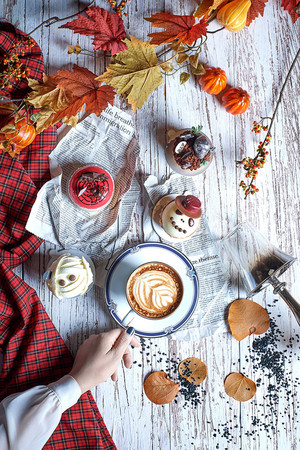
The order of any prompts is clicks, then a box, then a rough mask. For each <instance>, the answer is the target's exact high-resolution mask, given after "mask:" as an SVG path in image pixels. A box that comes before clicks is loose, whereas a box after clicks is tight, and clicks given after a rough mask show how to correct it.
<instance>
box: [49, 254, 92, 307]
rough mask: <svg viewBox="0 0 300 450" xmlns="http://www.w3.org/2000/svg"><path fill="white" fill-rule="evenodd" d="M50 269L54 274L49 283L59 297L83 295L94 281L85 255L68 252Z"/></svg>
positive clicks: (51, 289) (52, 290)
mask: <svg viewBox="0 0 300 450" xmlns="http://www.w3.org/2000/svg"><path fill="white" fill-rule="evenodd" d="M49 270H50V271H52V274H51V277H50V279H49V280H48V281H47V285H48V287H49V289H50V291H51V292H53V294H54V295H55V296H56V297H57V298H59V299H62V298H71V297H77V296H79V295H82V294H84V293H85V292H86V291H87V289H88V287H89V286H90V284H91V283H92V282H93V273H92V270H91V268H90V265H89V263H88V262H87V260H86V259H85V258H84V257H82V258H80V257H79V256H73V255H70V254H69V253H67V254H65V255H63V256H61V257H60V258H58V259H57V260H55V261H54V262H53V263H52V264H51V266H50V267H49Z"/></svg>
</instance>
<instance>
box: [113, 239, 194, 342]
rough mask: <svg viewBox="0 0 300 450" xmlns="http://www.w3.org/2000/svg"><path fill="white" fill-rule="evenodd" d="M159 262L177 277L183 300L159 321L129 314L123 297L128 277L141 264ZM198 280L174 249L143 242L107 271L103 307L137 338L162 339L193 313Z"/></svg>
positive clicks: (127, 305)
mask: <svg viewBox="0 0 300 450" xmlns="http://www.w3.org/2000/svg"><path fill="white" fill-rule="evenodd" d="M148 262H162V263H165V264H168V265H169V266H171V267H172V268H173V269H175V270H176V272H177V273H178V274H179V276H180V277H181V280H182V284H183V298H182V300H181V303H180V305H179V306H178V308H177V309H176V310H175V311H174V312H173V313H172V314H170V315H169V316H167V317H163V318H161V319H148V318H146V317H142V316H140V315H139V314H138V313H136V312H135V311H133V310H132V309H131V307H130V305H129V303H128V301H127V298H126V285H127V280H128V278H129V276H130V274H131V273H132V272H133V271H134V270H135V269H137V268H138V267H139V266H141V265H142V264H145V263H148ZM198 290H199V289H198V277H197V274H196V272H195V269H194V267H193V265H192V263H191V262H190V261H189V260H188V258H187V257H186V256H185V255H183V254H182V253H181V252H179V251H178V250H176V249H175V248H173V247H171V246H169V245H166V244H161V243H158V242H145V243H143V244H139V245H136V246H134V247H131V248H129V249H127V250H125V251H124V252H123V253H122V254H121V255H120V256H118V257H117V258H116V259H115V261H114V262H113V264H112V266H111V268H110V269H109V272H108V275H107V278H106V284H105V296H106V304H107V306H108V309H109V311H110V314H111V315H112V317H113V318H114V319H115V321H116V322H117V323H118V324H119V325H120V326H121V327H124V328H125V327H127V326H132V327H134V328H135V332H136V334H137V335H138V336H141V337H149V338H154V337H162V336H167V335H169V334H172V333H174V332H175V331H177V330H178V329H179V328H180V327H181V326H182V325H183V324H184V323H185V322H186V321H187V320H188V319H189V318H190V317H191V315H192V314H193V312H194V310H195V307H196V305H197V300H198Z"/></svg>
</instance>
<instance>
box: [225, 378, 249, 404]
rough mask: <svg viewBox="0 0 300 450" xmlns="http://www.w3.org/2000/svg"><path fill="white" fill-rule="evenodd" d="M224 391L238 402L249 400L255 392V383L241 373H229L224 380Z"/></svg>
mask: <svg viewBox="0 0 300 450" xmlns="http://www.w3.org/2000/svg"><path fill="white" fill-rule="evenodd" d="M224 387H225V392H226V394H227V395H229V397H233V398H234V399H235V400H237V401H238V402H246V401H248V400H250V399H251V398H252V397H253V396H254V395H255V393H256V384H255V383H254V381H252V380H250V378H247V377H245V376H244V375H242V374H241V373H238V372H233V373H230V374H229V375H228V376H227V377H226V378H225V382H224Z"/></svg>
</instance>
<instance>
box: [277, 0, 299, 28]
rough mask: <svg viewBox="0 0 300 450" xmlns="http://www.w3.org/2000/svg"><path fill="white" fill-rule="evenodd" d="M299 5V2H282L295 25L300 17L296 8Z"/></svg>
mask: <svg viewBox="0 0 300 450" xmlns="http://www.w3.org/2000/svg"><path fill="white" fill-rule="evenodd" d="M298 4H299V0H281V6H282V7H283V9H285V10H286V11H288V12H289V13H290V16H291V18H292V21H293V23H295V22H296V20H297V19H299V17H300V15H299V14H297V13H296V6H297V5H298Z"/></svg>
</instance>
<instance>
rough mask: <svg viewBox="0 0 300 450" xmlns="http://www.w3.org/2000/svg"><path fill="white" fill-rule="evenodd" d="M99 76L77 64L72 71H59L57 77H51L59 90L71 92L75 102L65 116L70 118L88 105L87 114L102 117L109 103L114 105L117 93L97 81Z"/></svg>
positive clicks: (110, 87)
mask: <svg viewBox="0 0 300 450" xmlns="http://www.w3.org/2000/svg"><path fill="white" fill-rule="evenodd" d="M96 76H97V75H95V74H94V73H93V72H90V71H89V70H88V69H86V68H85V67H79V66H77V65H76V64H74V66H73V72H72V71H71V70H59V71H58V72H57V74H56V75H50V77H51V79H52V80H53V81H54V83H56V85H57V87H58V88H62V89H66V90H68V91H71V92H72V94H73V97H74V102H73V103H72V105H70V106H69V107H68V108H67V109H65V110H64V114H63V116H66V117H68V118H70V117H71V116H74V115H76V114H77V113H78V112H79V111H81V110H82V108H83V105H84V104H85V105H86V108H85V109H86V114H85V115H87V113H88V114H91V113H95V114H96V115H97V116H100V114H101V112H102V111H103V110H104V109H105V108H106V107H107V105H108V103H110V104H113V102H114V96H115V91H114V89H113V87H112V86H109V85H103V86H101V82H100V81H97V80H95V78H96Z"/></svg>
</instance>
